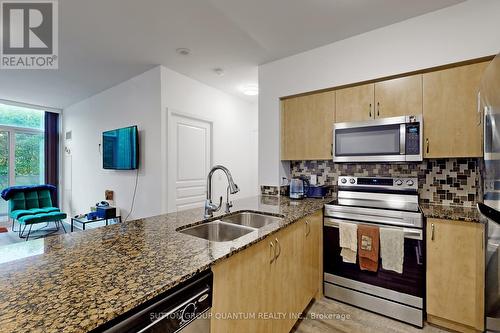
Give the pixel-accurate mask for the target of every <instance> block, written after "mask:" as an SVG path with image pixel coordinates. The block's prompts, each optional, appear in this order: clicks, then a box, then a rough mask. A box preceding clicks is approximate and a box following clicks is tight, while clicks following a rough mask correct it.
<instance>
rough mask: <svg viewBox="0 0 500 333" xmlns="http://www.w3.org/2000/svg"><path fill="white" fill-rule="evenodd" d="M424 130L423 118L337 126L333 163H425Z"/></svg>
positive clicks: (404, 117) (371, 121)
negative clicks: (423, 158)
mask: <svg viewBox="0 0 500 333" xmlns="http://www.w3.org/2000/svg"><path fill="white" fill-rule="evenodd" d="M422 129H423V124H422V116H421V115H416V116H402V117H391V118H381V119H376V120H368V121H361V122H350V123H336V124H334V126H333V161H334V162H410V161H422V132H423V131H422Z"/></svg>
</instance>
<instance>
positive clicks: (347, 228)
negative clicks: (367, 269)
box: [339, 222, 358, 264]
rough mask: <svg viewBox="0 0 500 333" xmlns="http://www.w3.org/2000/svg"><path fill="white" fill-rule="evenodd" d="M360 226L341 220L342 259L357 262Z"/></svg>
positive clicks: (340, 241)
mask: <svg viewBox="0 0 500 333" xmlns="http://www.w3.org/2000/svg"><path fill="white" fill-rule="evenodd" d="M357 231H358V226H357V225H356V224H354V223H344V222H339V243H340V247H341V248H342V250H341V251H340V255H341V256H342V261H343V262H347V263H351V264H355V263H356V256H357V250H358V233H357Z"/></svg>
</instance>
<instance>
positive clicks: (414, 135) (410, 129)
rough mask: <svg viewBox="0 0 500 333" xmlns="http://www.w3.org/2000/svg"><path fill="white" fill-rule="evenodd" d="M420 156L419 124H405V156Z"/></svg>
mask: <svg viewBox="0 0 500 333" xmlns="http://www.w3.org/2000/svg"><path fill="white" fill-rule="evenodd" d="M419 154H420V124H419V123H411V124H406V155H419Z"/></svg>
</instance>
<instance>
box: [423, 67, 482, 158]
mask: <svg viewBox="0 0 500 333" xmlns="http://www.w3.org/2000/svg"><path fill="white" fill-rule="evenodd" d="M488 64H489V62H486V63H478V64H473V65H467V66H461V67H455V68H451V69H445V70H441V71H437V72H431V73H426V74H424V86H423V90H424V154H425V155H424V157H426V158H442V157H481V156H483V150H482V131H483V130H482V128H483V126H482V123H481V118H480V114H479V113H478V112H477V91H478V87H479V83H480V81H481V76H482V74H483V73H484V71H485V69H486V67H487V66H488Z"/></svg>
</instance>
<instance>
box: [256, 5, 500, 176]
mask: <svg viewBox="0 0 500 333" xmlns="http://www.w3.org/2000/svg"><path fill="white" fill-rule="evenodd" d="M499 31H500V1H498V0H469V1H466V2H464V3H461V4H459V5H456V6H453V7H448V8H445V9H442V10H440V11H436V12H433V13H430V14H426V15H423V16H419V17H416V18H413V19H410V20H407V21H404V22H400V23H397V24H394V25H391V26H388V27H384V28H381V29H377V30H374V31H371V32H368V33H365V34H362V35H358V36H355V37H352V38H349V39H345V40H343V41H339V42H336V43H333V44H330V45H327V46H323V47H320V48H317V49H314V50H311V51H308V52H304V53H301V54H298V55H295V56H292V57H288V58H285V59H281V60H278V61H275V62H272V63H268V64H265V65H262V66H260V67H259V90H260V95H259V183H260V184H261V185H277V184H279V179H280V176H281V175H286V174H287V170H286V169H287V166H288V164H287V163H284V164H282V163H281V162H280V160H279V156H280V132H279V128H280V126H279V123H280V120H279V98H280V97H282V96H287V95H293V94H297V93H302V92H307V91H311V90H317V89H323V88H329V87H335V86H339V85H344V84H349V83H355V82H360V81H365V80H370V79H376V78H379V77H385V76H390V75H394V74H400V73H405V72H409V71H414V70H419V69H425V68H429V67H434V66H439V65H444V64H448V63H453V62H458V61H463V60H468V59H473V58H479V57H483V56H489V55H493V54H496V53H498V52H499V51H500V34H499V33H498V32H499Z"/></svg>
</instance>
